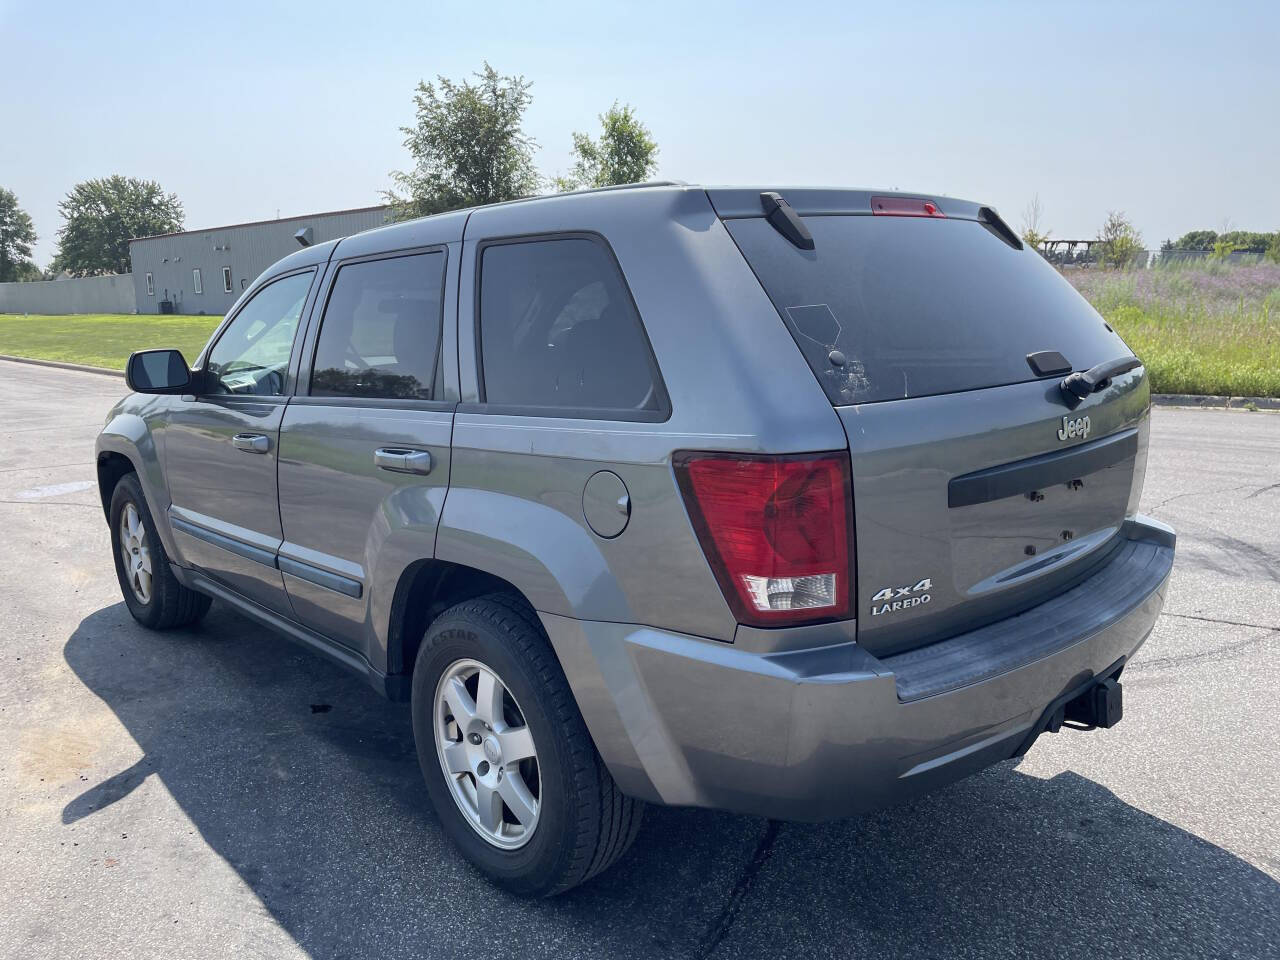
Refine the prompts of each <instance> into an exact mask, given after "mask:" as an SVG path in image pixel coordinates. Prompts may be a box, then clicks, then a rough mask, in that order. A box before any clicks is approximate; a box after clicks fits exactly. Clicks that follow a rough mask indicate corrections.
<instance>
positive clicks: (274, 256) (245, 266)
mask: <svg viewBox="0 0 1280 960" xmlns="http://www.w3.org/2000/svg"><path fill="white" fill-rule="evenodd" d="M385 222H386V208H385V207H368V208H365V209H362V210H344V211H339V212H337V213H319V214H313V215H311V216H306V217H290V218H288V219H285V220H264V221H261V222H258V223H242V224H236V225H234V226H229V227H215V228H213V229H211V230H192V231H189V232H186V233H170V234H164V235H161V236H158V237H144V238H142V239H140V240H134V241H132V242H131V243H130V244H129V257H130V259H131V261H132V263H133V285H134V291H135V297H136V299H137V304H138V312H139V313H159V312H160V302H161V301H162V300H169V301H171V302H172V303H173V312H174V313H194V314H201V313H204V314H210V315H217V314H223V313H226V312H227V310H229V309H230V308H231V305H232V304H233V303H235V302H236V299H237V298H238V297H239V296H240V294H241V293H242V292H243V291H244V289H245V288H246V287H247V286H249V284H251V283H253V281H254V280H255V279H256V278H257V277H258V275H259V274H260V273H262V271H263V270H265V269H267V267H269V266H271V265H272V264H273V263H275V262H276V261H277V260H279V259H280V258H281V257H284V256H286V255H288V254H290V253H293V252H294V251H295V250H297V249H298V241H297V240H295V239H294V238H293V235H294V234H295V233H297V232H298V231H299V230H300V229H302V228H303V227H310V228H311V229H312V232H313V237H312V242H314V243H323V242H324V241H325V240H333V239H335V238H337V237H346V236H350V235H351V234H353V233H359V232H360V231H362V230H370V229H372V228H373V227H380V226H382V225H383V223H385ZM224 268H226V269H229V270H230V271H231V284H230V286H231V289H230V290H227V289H226V288H225V285H224V282H223V269H224ZM196 270H199V271H200V287H201V289H200V292H198V293H197V292H196V284H195V271H196ZM148 274H150V275H151V292H150V293H148V292H147V275H148Z"/></svg>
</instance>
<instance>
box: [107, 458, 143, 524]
mask: <svg viewBox="0 0 1280 960" xmlns="http://www.w3.org/2000/svg"><path fill="white" fill-rule="evenodd" d="M97 468H98V496H99V498H100V499H101V500H102V512H103V513H104V514H106V515H107V519H108V520H110V519H111V495H112V494H113V493H115V489H116V484H118V483H119V482H120V481H121V480H122V479H123V478H124V477H125V476H126V475H127V474H130V473H137V472H138V468H137V466H136V465H135V464H134V462H133V461H132V460H130V459H129V458H128V457H127V456H125V455H124V454H123V453H117V452H116V451H113V450H106V451H101V452H99V453H98V462H97ZM144 492H145V491H144Z"/></svg>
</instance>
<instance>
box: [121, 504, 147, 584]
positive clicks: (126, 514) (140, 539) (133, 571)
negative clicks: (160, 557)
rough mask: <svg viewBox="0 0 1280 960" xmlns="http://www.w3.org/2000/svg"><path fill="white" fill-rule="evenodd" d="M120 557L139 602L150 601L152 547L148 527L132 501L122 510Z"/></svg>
mask: <svg viewBox="0 0 1280 960" xmlns="http://www.w3.org/2000/svg"><path fill="white" fill-rule="evenodd" d="M120 557H121V559H122V560H123V561H124V572H125V577H126V578H127V579H128V581H129V586H130V587H132V588H133V595H134V596H135V597H137V598H138V602H139V603H150V602H151V548H150V546H149V545H148V544H147V528H146V527H145V526H143V523H142V517H141V516H140V515H139V513H138V508H137V507H136V506H135V505H134V504H132V503H126V504H125V505H124V509H123V510H121V511H120Z"/></svg>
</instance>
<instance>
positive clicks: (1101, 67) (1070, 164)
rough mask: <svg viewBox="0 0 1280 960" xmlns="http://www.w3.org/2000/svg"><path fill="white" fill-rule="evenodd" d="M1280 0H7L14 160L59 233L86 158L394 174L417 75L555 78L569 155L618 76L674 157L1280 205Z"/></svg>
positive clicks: (3, 25) (7, 117) (211, 188)
mask: <svg viewBox="0 0 1280 960" xmlns="http://www.w3.org/2000/svg"><path fill="white" fill-rule="evenodd" d="M1278 44H1280V3H1275V2H1272V3H1230V2H1217V3H1205V2H1199V3H1195V4H1177V3H1161V4H1154V3H1153V4H1146V3H1121V2H1113V3H1098V4H1092V3H1088V2H1079V0H1073V2H1061V3H1057V4H1054V5H1052V6H1050V5H1047V4H1041V3H1025V2H1024V3H976V4H958V3H957V4H951V3H938V4H913V3H894V4H886V3H879V4H875V5H872V6H867V7H860V6H859V5H857V4H853V3H825V2H814V3H807V4H805V3H794V4H780V3H772V4H718V3H698V2H686V3H683V4H663V3H645V4H613V5H610V4H605V3H599V2H593V3H578V2H566V3H546V4H532V3H510V4H509V3H504V2H497V0H494V2H490V3H485V4H483V5H482V4H467V3H453V4H448V5H444V4H428V3H386V4H382V3H377V2H374V0H367V2H363V3H352V2H346V3H342V4H337V3H321V2H308V3H291V4H283V3H282V4H278V5H277V4H273V3H271V2H268V0H261V2H258V3H253V4H249V3H240V2H238V0H234V2H212V3H198V4H185V3H182V2H173V0H171V2H169V3H166V4H149V3H125V4H104V3H83V4H82V3H39V4H37V3H34V2H15V0H0V49H3V50H4V51H5V57H4V61H5V66H4V73H5V92H4V94H3V96H2V98H0V186H4V187H7V188H9V189H11V190H14V191H15V192H16V193H17V194H18V197H19V200H20V202H21V203H22V204H23V206H24V207H25V208H26V209H27V210H28V212H29V213H30V214H31V215H32V217H33V218H34V220H35V223H36V229H37V231H38V232H39V233H40V241H39V244H38V246H37V258H38V260H39V261H40V262H41V263H42V264H43V263H46V262H47V261H48V259H49V258H50V257H51V256H52V254H53V251H54V241H55V234H56V231H57V229H58V227H59V226H60V223H61V221H60V218H59V217H58V214H57V203H58V200H59V199H60V198H61V197H62V196H63V195H64V194H65V193H66V191H67V190H68V189H70V187H71V186H72V185H73V184H74V183H75V182H76V181H77V180H81V179H85V178H88V177H95V176H104V175H107V174H111V173H125V174H130V175H134V176H141V177H148V178H152V179H156V180H158V181H160V183H161V184H162V185H163V186H164V187H165V188H166V189H168V190H171V191H174V192H176V193H177V194H178V195H179V197H180V198H181V199H182V201H183V202H184V204H185V206H186V212H187V226H188V227H189V228H197V227H203V226H215V225H218V224H221V223H230V222H235V221H240V220H250V219H262V218H268V217H272V216H275V215H276V212H277V210H278V211H279V212H280V214H281V215H286V216H287V215H291V214H299V213H308V212H314V211H320V210H329V209H338V208H342V207H352V206H363V205H367V204H371V203H376V202H378V201H379V191H380V190H382V189H385V188H386V187H387V186H388V173H389V171H391V170H393V169H396V168H400V167H404V166H406V165H407V163H408V157H407V154H406V152H405V150H404V148H403V147H402V145H401V141H402V139H403V137H402V135H401V133H400V132H399V127H400V126H401V125H403V124H406V123H408V122H410V121H411V119H412V95H413V88H414V86H415V84H416V83H417V82H418V80H419V79H421V78H423V77H432V76H434V75H436V74H444V75H446V76H449V77H454V78H458V77H461V76H463V75H465V74H467V73H469V72H471V71H473V70H475V69H477V68H478V67H479V66H480V64H481V63H482V61H484V60H486V59H487V60H488V61H489V62H491V63H492V64H493V65H494V66H495V67H496V68H497V69H498V70H500V71H501V72H504V73H521V74H524V75H525V77H527V78H528V79H530V80H532V81H533V82H534V86H533V91H532V92H533V96H534V100H533V105H532V107H531V108H530V110H529V112H528V114H527V123H526V128H527V131H528V132H529V133H530V134H532V135H533V136H534V137H535V138H536V139H537V140H538V142H539V144H540V145H541V149H540V150H539V152H538V154H537V162H538V166H539V168H540V169H541V170H542V172H544V173H545V174H548V175H552V174H555V173H556V172H563V171H565V170H566V169H567V168H568V166H569V163H570V161H569V146H570V132H571V131H573V130H590V131H594V129H595V128H596V126H597V121H596V116H597V114H599V113H600V112H602V111H603V110H605V109H607V108H608V106H609V105H610V104H611V103H612V102H613V101H614V100H615V99H617V100H620V101H622V102H626V103H630V104H632V105H633V106H634V107H635V108H636V110H637V112H638V114H639V116H640V118H641V119H642V120H643V121H644V122H645V123H647V124H648V125H649V127H650V129H651V130H652V132H653V134H654V136H655V138H656V139H657V141H658V143H659V144H660V146H661V156H660V161H661V163H660V171H659V174H660V176H662V177H668V178H674V179H681V180H688V181H692V182H708V183H751V184H771V185H772V184H778V185H783V184H837V185H850V186H870V187H899V188H902V189H910V190H914V191H920V192H923V193H939V194H953V195H958V196H962V197H966V198H969V199H974V200H981V201H983V202H987V203H991V204H994V205H995V206H997V207H998V208H999V209H1000V210H1001V212H1002V213H1003V214H1004V215H1005V218H1006V219H1007V220H1009V221H1010V222H1011V223H1014V224H1015V225H1016V224H1017V223H1018V221H1019V220H1020V219H1021V213H1022V211H1023V209H1024V208H1025V206H1026V204H1027V202H1028V200H1029V199H1030V198H1031V197H1032V195H1034V194H1037V193H1038V194H1039V196H1040V201H1041V204H1042V206H1043V208H1044V212H1045V216H1044V226H1047V227H1051V228H1052V229H1053V233H1054V235H1055V236H1064V237H1065V236H1072V237H1076V236H1092V235H1093V234H1094V233H1095V232H1096V230H1097V227H1098V226H1099V224H1100V223H1101V222H1102V220H1103V218H1104V217H1105V216H1106V213H1107V211H1108V210H1112V209H1119V210H1124V211H1126V212H1127V213H1128V214H1129V216H1130V217H1131V219H1133V221H1134V222H1135V223H1136V224H1137V226H1138V227H1139V229H1140V230H1141V231H1142V233H1143V235H1144V237H1145V239H1146V241H1147V243H1148V245H1149V246H1157V245H1158V244H1159V242H1160V241H1161V240H1162V239H1164V238H1165V237H1167V236H1177V235H1179V234H1181V233H1183V232H1185V231H1186V230H1190V229H1194V228H1199V227H1209V228H1213V229H1220V228H1221V226H1222V225H1223V223H1224V222H1225V221H1228V220H1229V221H1230V223H1231V224H1232V225H1233V226H1234V227H1236V228H1240V229H1256V230H1275V229H1280V189H1278V188H1280V184H1277V176H1276V173H1277V170H1280V53H1278V52H1277V48H1278Z"/></svg>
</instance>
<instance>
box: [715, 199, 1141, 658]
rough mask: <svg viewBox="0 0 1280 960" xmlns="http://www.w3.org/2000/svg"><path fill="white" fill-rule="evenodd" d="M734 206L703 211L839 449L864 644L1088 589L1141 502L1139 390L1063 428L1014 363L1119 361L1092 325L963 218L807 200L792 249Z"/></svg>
mask: <svg viewBox="0 0 1280 960" xmlns="http://www.w3.org/2000/svg"><path fill="white" fill-rule="evenodd" d="M732 193H733V195H732V196H729V195H726V196H722V197H720V198H719V200H718V199H717V196H716V193H715V192H714V191H713V192H712V199H713V202H716V204H717V209H718V210H719V211H720V212H721V215H722V216H723V217H725V225H726V227H727V229H728V230H729V232H730V234H731V235H732V236H733V238H734V240H735V241H736V242H737V244H738V246H739V249H741V250H742V252H743V254H744V256H745V257H746V259H747V260H748V262H749V263H750V264H751V266H752V268H753V270H755V272H756V275H757V276H758V277H759V278H760V281H761V283H762V285H763V286H764V288H765V291H766V292H767V293H768V294H769V296H770V297H771V299H772V300H773V302H774V304H775V306H776V307H777V308H778V311H779V314H780V315H781V316H782V319H783V320H784V321H785V322H786V324H787V326H788V328H789V329H790V330H791V332H792V334H793V336H794V337H795V340H796V343H797V345H798V347H799V348H800V350H801V352H802V353H803V354H804V355H805V357H806V359H808V361H809V363H810V366H811V367H812V368H813V370H814V374H815V376H816V377H817V379H818V382H819V383H820V384H822V386H823V389H824V390H825V391H826V393H827V395H828V397H829V398H830V399H831V401H832V403H833V405H834V406H835V407H836V409H837V412H838V413H839V415H840V418H841V421H842V422H843V424H844V427H845V432H846V434H847V435H848V438H849V448H850V451H851V456H852V465H853V500H854V519H855V536H856V542H857V548H856V550H857V556H856V559H857V571H858V578H857V593H858V597H857V607H856V609H857V616H858V638H859V642H860V643H862V644H863V645H864V646H866V647H867V648H868V649H869V650H871V651H872V652H875V653H879V654H889V653H894V652H898V651H901V650H905V649H910V648H912V647H915V646H920V645H923V644H925V643H929V642H931V641H933V640H937V639H940V638H942V637H945V636H949V635H952V634H954V633H956V632H959V631H962V630H967V629H971V628H973V627H975V626H978V625H981V624H982V623H986V622H990V621H993V620H996V619H999V618H1001V617H1005V616H1009V615H1011V614H1013V613H1016V612H1019V611H1020V610H1024V609H1027V608H1028V607H1030V606H1032V605H1034V604H1036V603H1040V602H1043V601H1044V600H1046V599H1047V598H1048V597H1049V596H1051V595H1053V594H1055V593H1058V592H1061V591H1062V590H1064V589H1066V588H1067V587H1068V586H1070V585H1072V584H1074V583H1077V582H1079V581H1080V580H1081V579H1083V578H1084V577H1085V576H1087V575H1088V574H1089V573H1090V572H1092V571H1093V570H1094V569H1095V568H1096V566H1097V564H1098V563H1100V562H1102V561H1103V560H1104V559H1105V558H1106V556H1107V555H1108V553H1109V551H1110V550H1111V549H1112V548H1114V547H1115V546H1116V544H1117V537H1116V534H1117V532H1118V531H1119V529H1120V526H1121V524H1122V522H1123V521H1124V518H1125V516H1126V515H1127V514H1131V513H1132V512H1133V511H1134V510H1135V508H1136V504H1137V497H1138V494H1139V493H1140V490H1141V484H1142V476H1143V472H1144V466H1145V458H1146V434H1147V419H1146V418H1147V411H1148V403H1149V394H1148V387H1147V379H1146V375H1145V371H1143V370H1142V368H1138V369H1136V370H1133V371H1131V372H1128V373H1125V374H1123V375H1121V376H1118V377H1116V378H1115V379H1114V380H1113V381H1111V382H1109V383H1108V384H1107V385H1106V386H1105V388H1104V389H1102V390H1101V391H1099V392H1098V393H1095V394H1094V395H1092V396H1090V397H1089V398H1087V399H1086V400H1084V401H1083V402H1082V403H1080V404H1079V405H1078V406H1076V407H1074V408H1071V407H1069V406H1068V405H1067V403H1066V401H1065V399H1064V397H1063V394H1062V392H1061V391H1060V390H1059V388H1058V383H1059V381H1061V379H1062V376H1063V374H1062V373H1057V374H1055V375H1052V376H1039V375H1037V373H1036V372H1035V371H1034V370H1033V368H1032V366H1031V364H1030V363H1029V361H1028V359H1027V357H1028V355H1029V354H1033V353H1038V352H1041V351H1057V352H1058V353H1061V354H1062V355H1063V356H1064V357H1065V358H1066V360H1067V362H1068V364H1069V366H1070V367H1071V369H1073V370H1077V371H1079V370H1085V369H1088V368H1090V367H1092V366H1095V365H1097V364H1100V363H1104V362H1106V361H1111V360H1116V359H1118V358H1122V357H1126V356H1128V355H1129V354H1130V351H1129V350H1128V348H1127V347H1126V346H1125V345H1124V343H1123V341H1122V340H1121V339H1120V338H1119V337H1118V336H1117V335H1116V334H1115V333H1114V332H1113V331H1112V330H1111V329H1110V327H1108V326H1107V325H1106V324H1105V323H1104V322H1103V320H1102V318H1101V317H1100V316H1098V314H1097V313H1096V312H1095V311H1094V310H1093V309H1092V307H1090V306H1089V305H1088V303H1086V302H1085V301H1084V299H1083V298H1081V297H1080V296H1079V295H1078V294H1077V293H1076V292H1075V290H1074V289H1073V288H1072V287H1071V286H1070V284H1068V283H1067V282H1066V281H1065V280H1063V279H1062V277H1061V276H1059V275H1058V273H1057V271H1056V270H1054V268H1053V267H1051V266H1049V265H1048V264H1047V263H1045V262H1044V260H1043V259H1042V258H1041V257H1040V256H1039V255H1038V254H1037V253H1035V252H1034V251H1032V250H1030V249H1025V248H1020V245H1019V244H1018V243H1017V241H1016V238H1013V237H1012V236H1011V235H1010V234H1009V233H1008V232H1007V228H1005V227H1004V225H1003V224H1002V223H1000V222H999V221H998V219H996V220H991V218H990V215H989V213H987V212H986V211H985V210H983V212H982V213H980V212H979V210H980V208H978V207H976V206H974V205H972V204H967V203H963V202H961V201H949V200H946V199H939V200H937V201H936V205H935V207H934V212H940V213H941V214H945V216H909V217H908V216H874V215H872V214H871V205H872V197H871V195H870V194H855V193H852V192H844V193H842V194H839V195H838V199H837V200H836V201H835V202H834V203H833V202H832V199H831V195H825V196H824V195H820V194H818V193H817V192H813V193H809V194H806V196H805V197H803V198H801V199H800V201H799V202H797V203H796V207H797V209H798V210H799V212H800V213H801V214H802V215H803V224H804V226H805V228H806V229H807V230H808V231H809V232H810V233H811V234H812V237H813V248H812V249H804V247H803V246H802V245H799V244H797V243H795V242H793V241H792V240H789V239H788V238H787V237H786V236H785V235H784V233H783V232H782V231H780V230H779V229H776V228H775V227H774V226H773V225H772V224H770V223H769V222H768V221H767V220H764V219H762V218H761V217H760V216H759V215H753V216H748V215H747V213H748V211H750V207H749V205H747V206H746V207H743V206H742V205H741V201H742V199H743V198H742V197H741V196H740V195H739V194H738V192H737V191H734V192H732ZM726 194H728V192H726ZM784 196H787V197H788V199H790V196H789V195H788V194H786V193H784ZM731 201H733V202H731ZM819 201H821V202H822V203H826V204H828V206H830V207H836V208H838V209H836V212H835V213H824V212H823V209H822V207H821V205H820V203H819ZM735 202H736V203H738V204H739V205H738V206H736V207H735V206H734V203H735ZM887 208H888V209H908V210H910V209H913V207H912V205H911V204H910V203H905V204H904V203H896V204H895V203H891V204H888V205H887ZM751 212H753V211H751ZM735 214H736V215H735ZM982 220H986V221H987V222H980V221H982Z"/></svg>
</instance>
